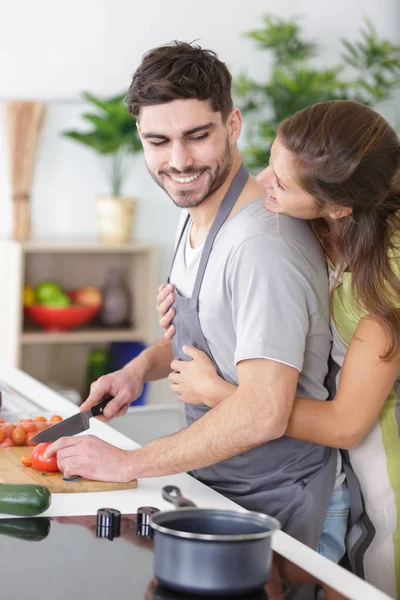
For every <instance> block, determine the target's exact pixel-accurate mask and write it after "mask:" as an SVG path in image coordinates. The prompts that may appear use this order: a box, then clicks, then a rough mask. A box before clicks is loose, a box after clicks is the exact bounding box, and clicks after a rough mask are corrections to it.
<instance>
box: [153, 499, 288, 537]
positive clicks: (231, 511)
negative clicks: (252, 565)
mask: <svg viewBox="0 0 400 600" xmlns="http://www.w3.org/2000/svg"><path fill="white" fill-rule="evenodd" d="M188 511H192V512H198V511H201V512H202V513H207V512H208V513H213V514H216V513H217V514H221V515H224V516H227V515H232V516H234V517H236V516H244V517H245V516H246V515H248V516H250V517H252V516H253V517H256V518H257V519H258V520H262V521H265V523H268V524H269V525H272V528H271V529H268V530H266V531H262V532H260V533H242V534H237V535H222V534H221V535H218V534H210V533H191V532H189V531H179V530H176V529H171V528H170V527H166V526H164V525H160V524H159V523H157V519H158V518H162V517H163V516H173V515H174V516H178V515H179V513H181V512H188ZM150 525H151V527H152V528H153V529H155V530H156V531H158V532H160V533H165V534H167V535H171V536H173V537H178V538H186V539H193V540H202V541H215V542H242V541H245V540H247V541H250V540H260V539H263V538H268V537H271V536H272V534H273V533H275V531H277V530H279V529H280V528H281V524H280V522H279V521H278V520H277V519H275V518H274V517H270V516H269V515H266V514H264V513H260V512H256V511H252V510H247V511H243V510H234V509H217V508H194V507H184V508H178V509H176V510H170V511H162V512H157V513H155V514H153V515H151V517H150Z"/></svg>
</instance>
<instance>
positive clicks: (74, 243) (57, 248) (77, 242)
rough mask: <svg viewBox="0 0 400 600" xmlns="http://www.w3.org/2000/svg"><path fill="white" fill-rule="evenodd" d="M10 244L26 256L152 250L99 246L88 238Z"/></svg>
mask: <svg viewBox="0 0 400 600" xmlns="http://www.w3.org/2000/svg"><path fill="white" fill-rule="evenodd" d="M12 243H14V244H16V245H18V246H20V248H21V250H22V251H23V252H25V253H26V254H30V253H32V254H49V253H50V254H54V253H56V254H140V253H142V252H149V251H151V250H152V247H151V246H149V245H148V244H141V243H130V244H100V243H99V242H98V241H96V240H95V239H90V238H82V239H81V238H62V237H61V238H37V239H32V240H28V241H26V242H12Z"/></svg>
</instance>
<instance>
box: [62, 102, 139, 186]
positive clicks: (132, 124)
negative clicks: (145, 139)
mask: <svg viewBox="0 0 400 600" xmlns="http://www.w3.org/2000/svg"><path fill="white" fill-rule="evenodd" d="M83 98H84V99H85V100H86V101H87V102H88V103H90V104H91V105H93V106H94V107H95V108H97V109H98V112H97V113H93V112H86V113H84V114H83V115H82V119H83V120H84V121H86V123H88V124H90V126H91V129H89V130H88V131H64V132H62V135H64V136H65V137H67V138H69V139H71V140H74V141H75V142H79V143H81V144H84V145H86V146H88V147H90V148H91V149H92V150H94V151H95V152H97V153H98V154H100V155H107V156H109V157H110V158H111V159H112V165H114V166H113V167H112V169H111V171H110V174H109V180H110V188H111V189H112V190H113V192H114V193H116V190H117V191H118V193H119V191H120V189H121V186H122V183H123V178H124V170H123V169H122V168H120V167H119V166H118V165H119V164H120V159H119V155H120V154H124V155H129V154H136V153H139V152H142V144H141V142H140V138H139V134H138V131H137V128H136V121H135V119H134V118H133V117H132V116H131V115H130V114H129V113H128V109H127V107H126V104H125V94H118V95H115V96H112V97H110V98H106V99H102V98H97V97H96V96H94V95H93V94H90V93H89V92H84V93H83ZM117 155H118V157H117V159H116V161H115V162H114V158H113V157H115V156H117Z"/></svg>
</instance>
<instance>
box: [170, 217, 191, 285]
mask: <svg viewBox="0 0 400 600" xmlns="http://www.w3.org/2000/svg"><path fill="white" fill-rule="evenodd" d="M189 219H190V215H189V214H187V215H186V219H185V222H184V224H183V227H182V229H181V233H180V235H179V238H178V242H177V244H176V246H175V252H174V257H173V259H172V262H171V268H170V270H169V275H168V279H167V283H170V280H171V273H172V267H173V266H174V262H175V258H176V253H177V252H178V250H179V246H180V244H181V241H182V238H183V234H184V233H185V229H186V225H187V224H188V223H189Z"/></svg>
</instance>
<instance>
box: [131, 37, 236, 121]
mask: <svg viewBox="0 0 400 600" xmlns="http://www.w3.org/2000/svg"><path fill="white" fill-rule="evenodd" d="M231 87H232V76H231V74H230V73H229V71H228V69H227V67H226V65H225V63H223V62H222V61H220V60H219V58H218V57H217V54H216V53H215V52H213V51H212V50H205V49H204V48H200V46H197V45H194V44H188V43H186V42H179V41H174V42H172V43H171V44H167V45H165V46H159V47H158V48H153V49H152V50H149V51H148V52H146V54H145V55H144V56H143V59H142V62H141V64H140V66H139V67H138V68H137V69H136V71H135V73H134V75H133V79H132V83H131V85H130V87H129V90H128V95H127V97H126V102H127V106H128V110H129V112H130V114H131V115H133V116H135V117H138V115H139V112H140V108H141V107H142V106H151V105H154V104H164V103H166V102H171V101H172V100H181V99H188V98H195V99H196V100H208V101H209V102H210V105H211V107H212V109H213V110H214V111H215V112H220V113H221V115H222V119H223V120H224V121H225V120H226V118H227V116H228V115H229V113H230V111H231V110H232V108H233V103H232V95H231Z"/></svg>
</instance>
